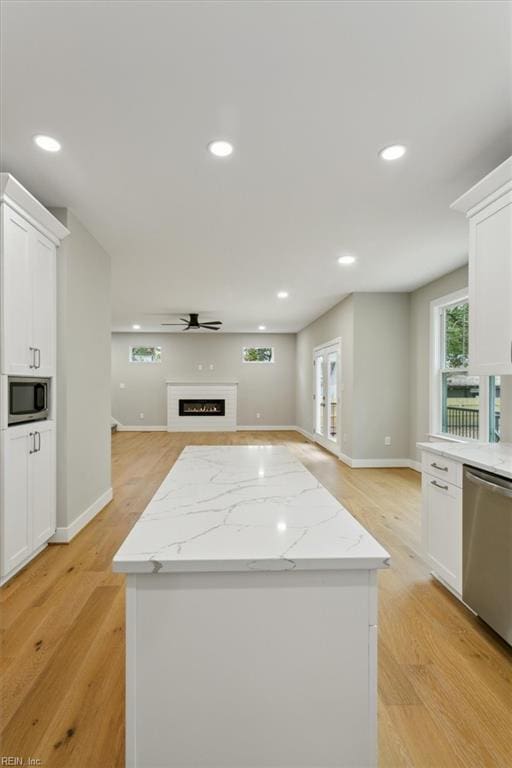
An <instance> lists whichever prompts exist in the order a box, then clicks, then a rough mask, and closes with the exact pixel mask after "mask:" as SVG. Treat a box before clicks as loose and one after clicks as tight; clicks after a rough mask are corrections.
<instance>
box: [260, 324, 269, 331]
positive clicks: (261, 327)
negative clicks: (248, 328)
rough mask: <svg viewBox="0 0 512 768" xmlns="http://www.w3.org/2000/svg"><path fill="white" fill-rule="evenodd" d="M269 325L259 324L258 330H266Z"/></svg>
mask: <svg viewBox="0 0 512 768" xmlns="http://www.w3.org/2000/svg"><path fill="white" fill-rule="evenodd" d="M266 330H267V326H266V325H258V331H266Z"/></svg>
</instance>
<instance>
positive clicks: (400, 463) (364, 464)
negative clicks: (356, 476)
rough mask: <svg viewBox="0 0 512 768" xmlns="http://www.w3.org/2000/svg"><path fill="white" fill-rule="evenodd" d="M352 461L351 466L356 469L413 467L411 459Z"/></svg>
mask: <svg viewBox="0 0 512 768" xmlns="http://www.w3.org/2000/svg"><path fill="white" fill-rule="evenodd" d="M351 461H352V464H351V465H350V466H351V467H353V468H354V469H363V468H365V469H371V468H374V469H378V468H385V467H389V468H392V467H395V468H398V467H410V466H411V460H410V459H351Z"/></svg>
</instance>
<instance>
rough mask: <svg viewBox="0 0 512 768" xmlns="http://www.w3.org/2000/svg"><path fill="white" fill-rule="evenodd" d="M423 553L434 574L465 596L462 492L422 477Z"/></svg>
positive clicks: (456, 487) (428, 475) (443, 481)
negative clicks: (463, 588) (463, 583)
mask: <svg viewBox="0 0 512 768" xmlns="http://www.w3.org/2000/svg"><path fill="white" fill-rule="evenodd" d="M422 502H423V512H422V536H423V549H424V552H425V555H426V557H427V560H428V562H429V565H430V567H431V569H432V572H433V574H434V575H435V576H437V577H439V578H440V579H441V580H442V581H444V582H445V583H446V584H447V585H448V586H449V587H451V589H453V590H454V591H455V592H456V593H457V594H458V595H461V593H462V488H460V487H458V486H456V485H454V484H453V483H450V482H448V481H446V480H442V479H440V478H439V477H436V476H435V475H431V474H429V473H427V472H423V474H422Z"/></svg>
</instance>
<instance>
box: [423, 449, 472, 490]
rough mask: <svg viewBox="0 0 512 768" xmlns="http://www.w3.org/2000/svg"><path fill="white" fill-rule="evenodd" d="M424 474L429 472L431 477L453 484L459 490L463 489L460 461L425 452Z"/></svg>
mask: <svg viewBox="0 0 512 768" xmlns="http://www.w3.org/2000/svg"><path fill="white" fill-rule="evenodd" d="M422 472H428V474H429V475H432V476H433V477H437V478H439V480H443V481H444V482H445V483H451V484H452V485H456V486H457V488H462V464H461V462H460V461H454V460H453V459H447V458H445V457H444V456H439V454H437V453H429V452H428V451H423V455H422Z"/></svg>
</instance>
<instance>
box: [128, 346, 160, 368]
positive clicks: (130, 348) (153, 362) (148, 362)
mask: <svg viewBox="0 0 512 768" xmlns="http://www.w3.org/2000/svg"><path fill="white" fill-rule="evenodd" d="M144 346H145V347H146V349H159V350H160V359H159V360H132V352H133V350H134V349H140V348H141V347H144ZM128 362H129V363H132V365H157V364H158V363H161V362H162V347H161V345H160V344H147V345H145V344H130V345H129V346H128Z"/></svg>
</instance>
